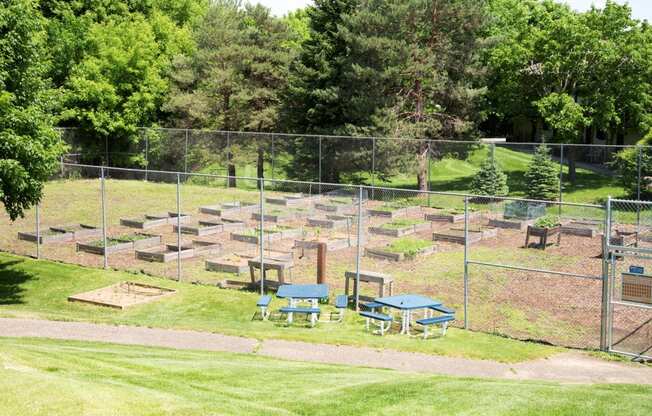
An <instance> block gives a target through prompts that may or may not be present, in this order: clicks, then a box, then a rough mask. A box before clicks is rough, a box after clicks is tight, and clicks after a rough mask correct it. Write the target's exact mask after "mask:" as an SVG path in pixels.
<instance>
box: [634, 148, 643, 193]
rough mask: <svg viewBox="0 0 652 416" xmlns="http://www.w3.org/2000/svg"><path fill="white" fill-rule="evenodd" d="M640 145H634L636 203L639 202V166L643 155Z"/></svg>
mask: <svg viewBox="0 0 652 416" xmlns="http://www.w3.org/2000/svg"><path fill="white" fill-rule="evenodd" d="M641 149H642V148H641V145H636V172H637V182H636V199H637V200H638V201H640V200H641V180H642V178H641V164H642V157H643V155H642V154H641V152H642V150H641Z"/></svg>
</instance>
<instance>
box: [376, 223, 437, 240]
mask: <svg viewBox="0 0 652 416" xmlns="http://www.w3.org/2000/svg"><path fill="white" fill-rule="evenodd" d="M429 229H430V223H427V222H424V223H419V224H414V225H409V226H407V227H403V228H383V227H369V232H370V233H372V234H380V235H386V236H389V237H403V236H406V235H410V234H415V233H418V232H421V231H428V230H429Z"/></svg>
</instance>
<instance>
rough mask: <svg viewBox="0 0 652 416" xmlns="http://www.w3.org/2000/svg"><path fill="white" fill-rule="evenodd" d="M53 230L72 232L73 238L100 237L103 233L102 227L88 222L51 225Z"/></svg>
mask: <svg viewBox="0 0 652 416" xmlns="http://www.w3.org/2000/svg"><path fill="white" fill-rule="evenodd" d="M50 229H51V230H52V231H56V232H61V233H72V235H73V239H74V240H78V239H80V238H90V237H99V236H101V235H102V229H101V228H97V227H93V226H92V225H86V224H72V225H63V226H57V227H50Z"/></svg>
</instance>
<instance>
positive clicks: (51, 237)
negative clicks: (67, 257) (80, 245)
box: [18, 229, 75, 244]
mask: <svg viewBox="0 0 652 416" xmlns="http://www.w3.org/2000/svg"><path fill="white" fill-rule="evenodd" d="M74 238H75V236H74V234H73V233H71V232H60V231H54V230H52V229H46V230H44V232H42V233H41V235H40V236H39V238H37V237H36V232H29V233H27V232H19V233H18V239H19V240H23V241H30V242H32V243H36V241H37V240H39V241H38V242H39V244H47V243H60V242H67V241H73V240H74Z"/></svg>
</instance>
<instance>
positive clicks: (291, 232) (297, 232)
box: [230, 228, 302, 244]
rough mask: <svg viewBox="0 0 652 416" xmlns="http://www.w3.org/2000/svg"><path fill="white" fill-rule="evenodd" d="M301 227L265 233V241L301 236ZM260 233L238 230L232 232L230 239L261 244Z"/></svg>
mask: <svg viewBox="0 0 652 416" xmlns="http://www.w3.org/2000/svg"><path fill="white" fill-rule="evenodd" d="M301 233H302V232H301V229H299V228H290V229H287V230H282V231H277V232H273V233H267V232H266V233H265V234H264V235H265V237H264V238H265V241H266V242H267V241H278V240H283V239H286V238H297V237H300V236H301ZM259 238H260V235H259V233H258V232H256V235H249V234H241V233H238V232H234V233H231V236H230V239H231V240H234V241H241V242H243V243H250V244H259Z"/></svg>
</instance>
